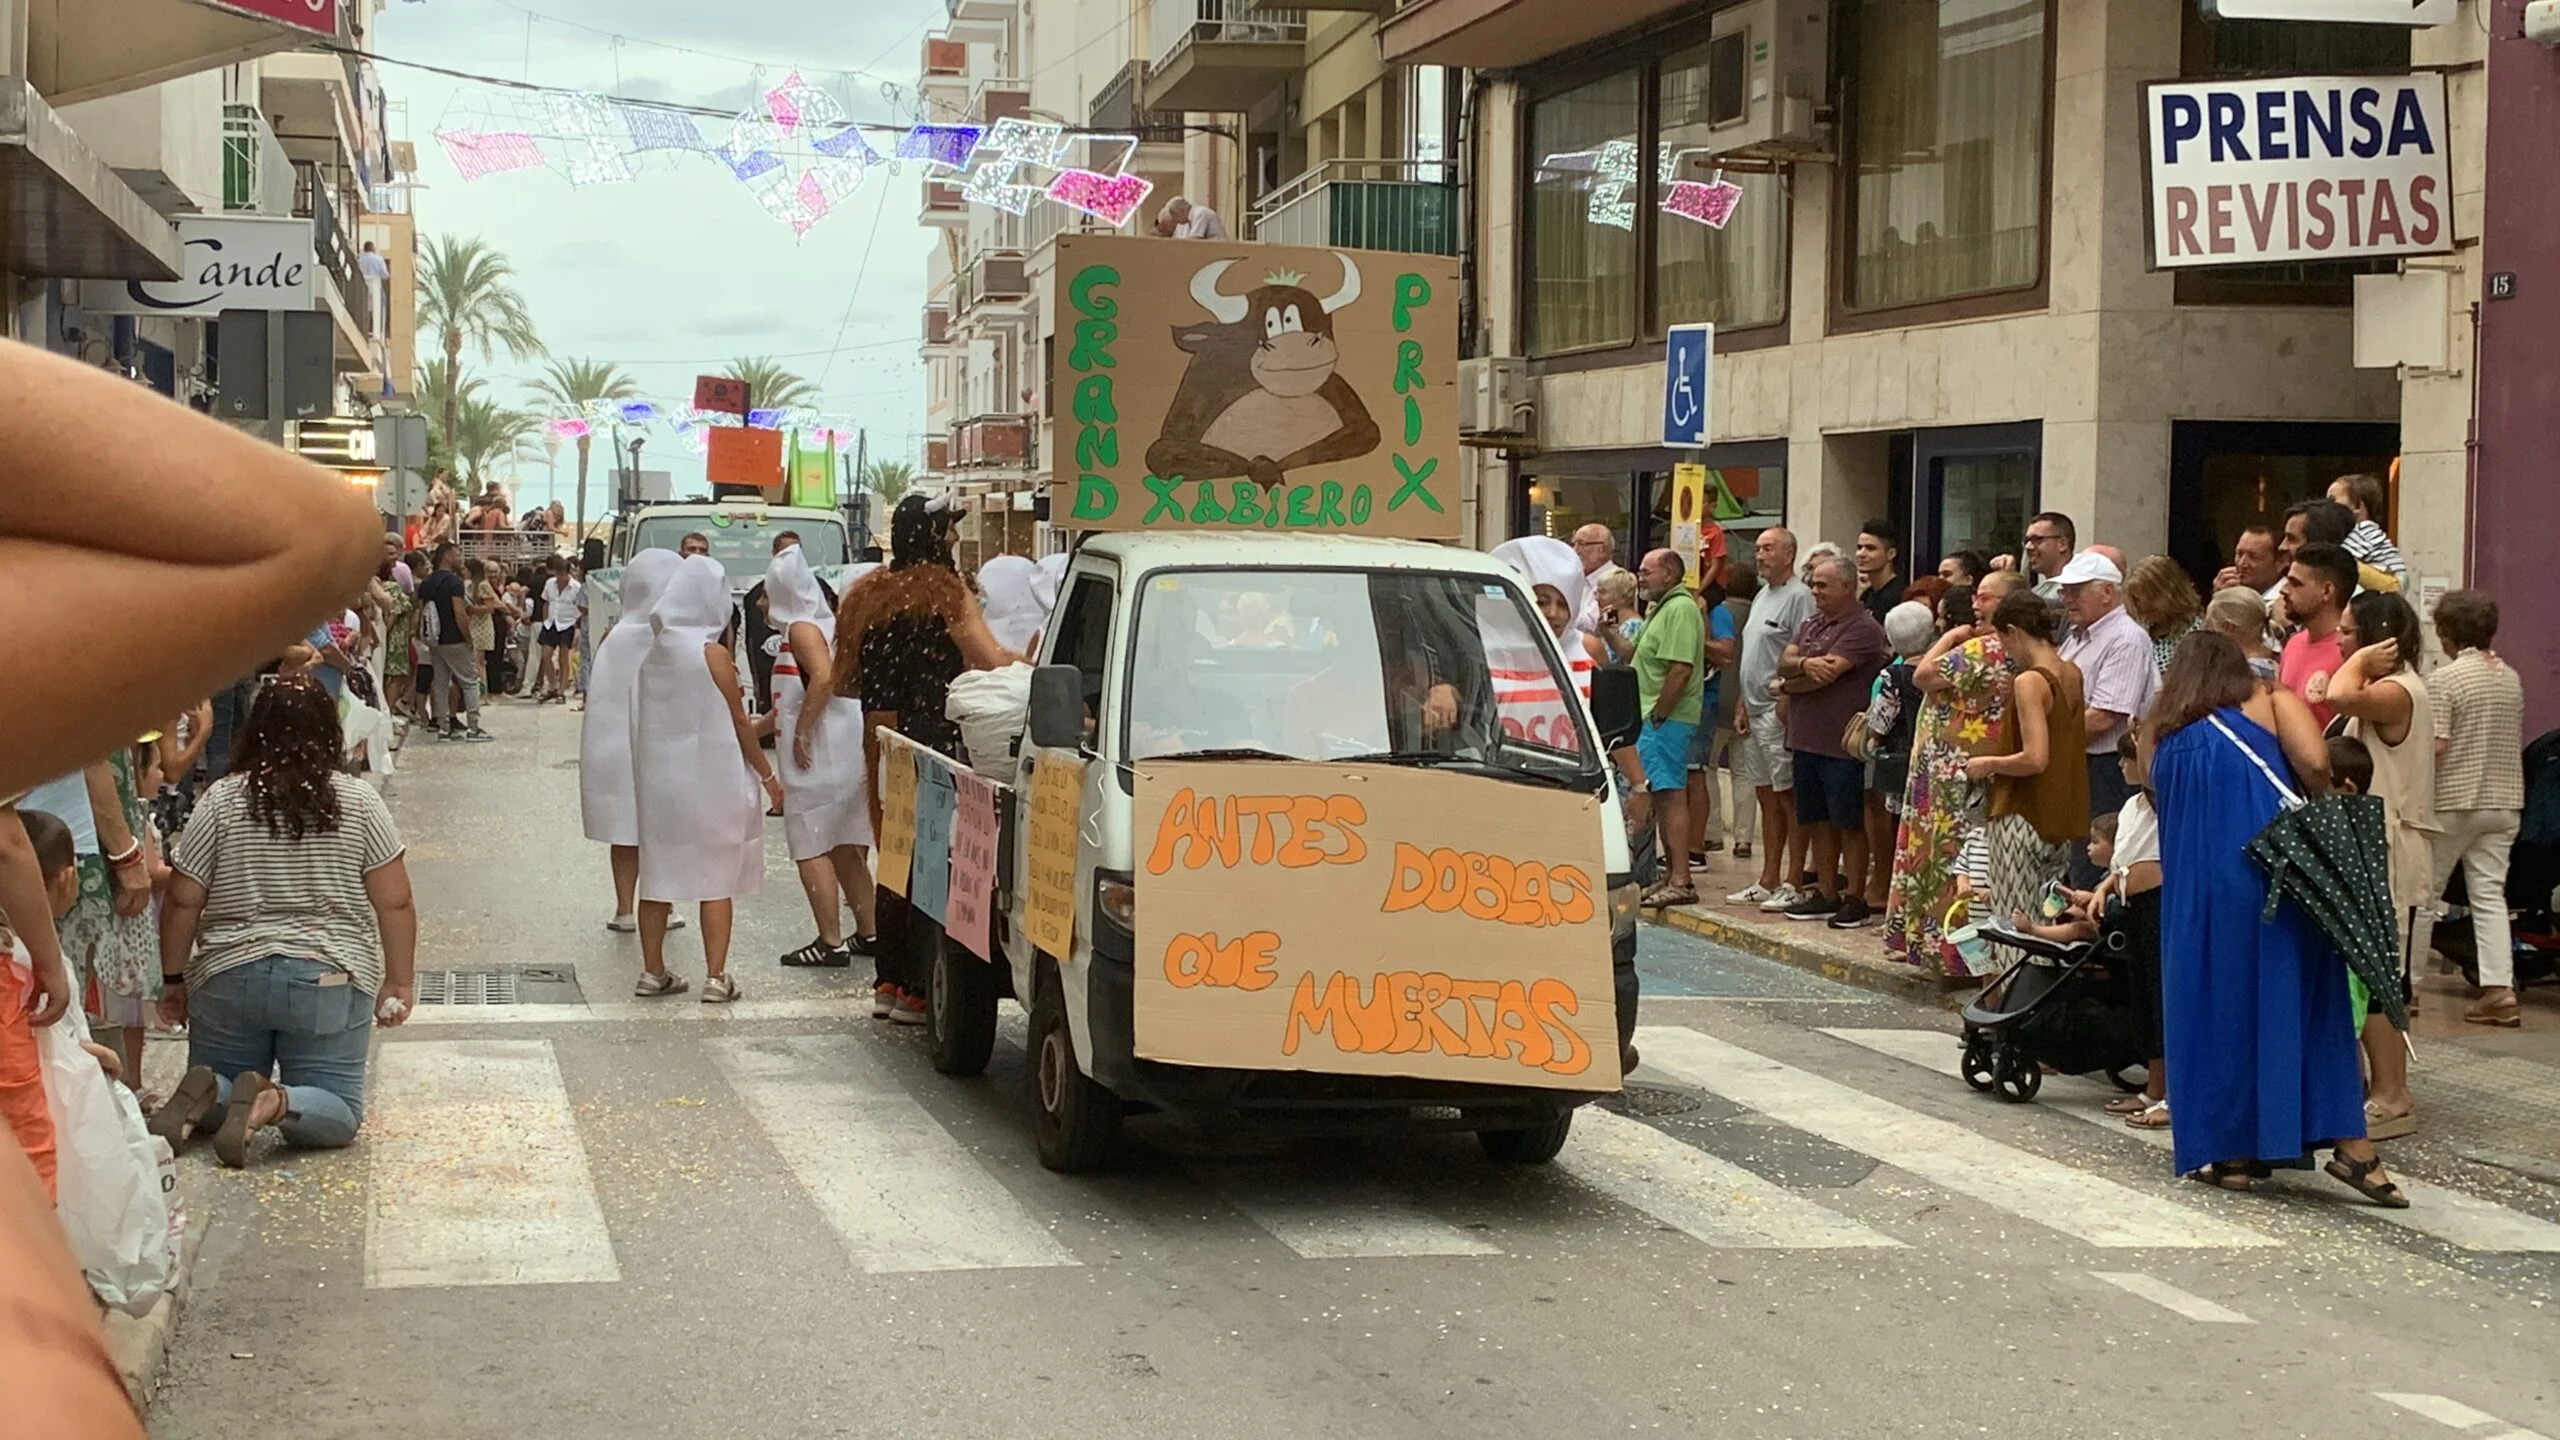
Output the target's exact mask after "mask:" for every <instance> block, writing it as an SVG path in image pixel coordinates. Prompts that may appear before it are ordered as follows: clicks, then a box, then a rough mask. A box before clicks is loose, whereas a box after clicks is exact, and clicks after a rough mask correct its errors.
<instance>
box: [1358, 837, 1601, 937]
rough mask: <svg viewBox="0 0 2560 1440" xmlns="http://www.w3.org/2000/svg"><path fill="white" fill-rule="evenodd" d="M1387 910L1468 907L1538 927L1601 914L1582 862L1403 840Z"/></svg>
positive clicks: (1477, 915) (1479, 914) (1476, 914)
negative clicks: (1432, 846) (1553, 863)
mask: <svg viewBox="0 0 2560 1440" xmlns="http://www.w3.org/2000/svg"><path fill="white" fill-rule="evenodd" d="M1378 908H1379V910H1380V911H1381V912H1382V913H1385V914H1388V915H1393V914H1396V913H1397V912H1399V911H1404V910H1413V909H1423V910H1428V911H1430V912H1431V913H1433V914H1435V915H1446V914H1448V913H1449V912H1450V911H1453V910H1457V911H1463V912H1465V913H1466V914H1467V915H1468V916H1470V917H1472V918H1474V919H1477V920H1498V921H1502V922H1505V923H1507V924H1512V925H1526V926H1530V927H1532V928H1535V927H1541V926H1548V925H1579V924H1582V923H1583V922H1584V921H1586V920H1589V919H1590V918H1591V917H1592V916H1593V914H1595V913H1596V911H1595V909H1594V907H1593V905H1592V900H1591V877H1590V876H1589V875H1588V874H1586V873H1584V872H1583V870H1582V868H1581V867H1580V866H1577V865H1557V866H1552V867H1550V866H1547V865H1544V864H1541V863H1539V862H1538V861H1535V860H1511V859H1507V858H1505V857H1503V856H1500V855H1487V854H1484V853H1481V852H1479V851H1474V850H1469V851H1466V852H1464V853H1461V852H1459V851H1456V850H1452V849H1449V848H1447V847H1445V846H1443V847H1442V848H1440V849H1437V850H1433V851H1430V852H1428V853H1426V852H1425V851H1424V850H1423V849H1422V847H1420V846H1418V845H1414V844H1411V843H1409V842H1406V841H1403V840H1399V841H1397V842H1396V849H1395V863H1394V866H1393V868H1392V869H1391V870H1390V871H1389V873H1388V877H1387V896H1386V899H1385V900H1384V901H1382V902H1380V904H1379V907H1378Z"/></svg>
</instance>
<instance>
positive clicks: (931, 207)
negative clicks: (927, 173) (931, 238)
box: [919, 180, 969, 230]
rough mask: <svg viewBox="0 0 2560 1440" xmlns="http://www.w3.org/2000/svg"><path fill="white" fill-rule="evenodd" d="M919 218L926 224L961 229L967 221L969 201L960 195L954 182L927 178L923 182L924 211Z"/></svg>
mask: <svg viewBox="0 0 2560 1440" xmlns="http://www.w3.org/2000/svg"><path fill="white" fill-rule="evenodd" d="M919 218H920V219H921V220H922V221H923V222H924V223H925V224H927V225H938V226H942V227H944V228H946V229H953V230H957V229H962V228H964V227H966V226H967V225H968V223H969V202H968V201H967V200H966V199H964V198H963V197H962V196H961V194H960V186H959V185H958V184H957V183H956V182H953V181H949V180H927V181H926V182H924V213H923V214H922V215H921V216H920V217H919Z"/></svg>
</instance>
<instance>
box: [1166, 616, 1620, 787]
mask: <svg viewBox="0 0 2560 1440" xmlns="http://www.w3.org/2000/svg"><path fill="white" fill-rule="evenodd" d="M1543 623H1544V622H1542V621H1541V620H1540V619H1539V618H1538V616H1537V614H1536V612H1534V611H1533V610H1531V609H1530V608H1529V605H1528V603H1527V601H1526V600H1524V599H1523V598H1522V597H1521V594H1520V592H1519V590H1518V589H1517V588H1515V587H1513V586H1511V585H1508V584H1505V583H1503V582H1501V581H1499V580H1496V579H1493V578H1491V577H1488V576H1483V575H1448V574H1430V573H1422V572H1415V571H1404V570H1376V571H1362V570H1250V571H1174V572H1159V573H1157V574H1155V575H1152V576H1150V577H1148V579H1147V580H1146V582H1145V583H1144V586H1143V588H1142V591H1141V594H1140V596H1139V604H1138V613H1137V625H1136V649H1135V653H1134V656H1133V660H1134V663H1133V664H1132V665H1131V667H1130V671H1129V704H1128V711H1127V726H1128V729H1127V735H1126V744H1127V751H1126V753H1127V754H1128V756H1129V758H1130V759H1132V760H1144V759H1151V758H1162V757H1166V756H1173V755H1198V754H1204V753H1206V754H1221V755H1224V754H1257V753H1259V754H1269V755H1275V756H1279V757H1283V758H1286V759H1293V760H1319V761H1349V760H1378V761H1390V762H1395V763H1404V764H1426V765H1439V764H1448V765H1452V766H1459V767H1465V768H1484V769H1492V770H1499V771H1503V772H1508V773H1516V774H1518V775H1520V776H1521V777H1522V778H1529V779H1537V780H1543V781H1549V782H1559V781H1565V782H1570V781H1584V780H1589V779H1591V778H1592V777H1594V776H1596V774H1597V770H1598V767H1597V765H1596V762H1595V761H1594V759H1593V758H1592V757H1593V756H1594V755H1595V753H1596V751H1595V749H1594V745H1593V742H1592V736H1591V732H1590V725H1589V721H1588V719H1587V718H1586V715H1585V708H1584V705H1583V703H1582V700H1581V699H1580V697H1579V695H1578V693H1577V689H1576V682H1575V678H1574V676H1573V675H1572V674H1569V673H1567V672H1564V671H1561V670H1560V669H1559V668H1558V666H1557V664H1556V662H1555V659H1554V657H1553V652H1552V648H1551V647H1549V646H1545V645H1541V644H1539V643H1538V641H1537V639H1536V636H1537V634H1538V633H1539V631H1538V628H1533V627H1542V626H1543ZM1580 673H1581V674H1583V675H1587V674H1588V671H1582V672H1580Z"/></svg>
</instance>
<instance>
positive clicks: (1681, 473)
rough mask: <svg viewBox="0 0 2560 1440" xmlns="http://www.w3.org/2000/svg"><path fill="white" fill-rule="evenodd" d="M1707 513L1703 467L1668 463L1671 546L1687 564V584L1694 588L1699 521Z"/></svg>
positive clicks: (1701, 540) (1700, 541)
mask: <svg viewBox="0 0 2560 1440" xmlns="http://www.w3.org/2000/svg"><path fill="white" fill-rule="evenodd" d="M1706 514H1707V467H1706V466H1704V465H1674V466H1672V467H1671V548H1672V550H1673V551H1674V552H1676V553H1677V554H1678V555H1679V556H1680V559H1681V561H1682V562H1683V563H1685V564H1686V565H1687V566H1688V567H1689V570H1688V574H1689V588H1690V589H1692V590H1695V589H1697V588H1698V577H1699V575H1700V573H1701V572H1700V569H1699V559H1700V557H1699V553H1698V552H1699V550H1700V549H1701V547H1702V546H1703V544H1704V538H1703V532H1702V530H1701V528H1700V526H1699V521H1701V520H1703V519H1705V518H1706Z"/></svg>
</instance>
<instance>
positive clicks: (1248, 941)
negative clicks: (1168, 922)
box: [1164, 930, 1280, 990]
mask: <svg viewBox="0 0 2560 1440" xmlns="http://www.w3.org/2000/svg"><path fill="white" fill-rule="evenodd" d="M1279 958H1280V937H1279V935H1278V934H1276V933H1275V932H1273V931H1269V930H1256V931H1254V932H1253V933H1252V934H1250V935H1245V936H1240V937H1238V938H1236V939H1234V940H1230V941H1227V942H1226V943H1225V944H1223V945H1222V944H1220V943H1218V937H1217V936H1216V935H1215V934H1208V935H1176V936H1174V937H1173V939H1172V940H1171V941H1169V942H1167V944H1166V945H1165V947H1164V978H1165V982H1166V983H1167V984H1169V985H1172V986H1173V987H1174V988H1176V989H1179V990H1188V989H1190V988H1192V987H1193V986H1195V985H1218V986H1224V987H1227V988H1230V989H1236V990H1268V989H1270V988H1271V987H1272V986H1273V985H1275V984H1277V983H1279V980H1280V977H1279V976H1277V975H1275V974H1273V973H1271V967H1272V965H1273V964H1274V963H1275V962H1277V961H1278V960H1279Z"/></svg>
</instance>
